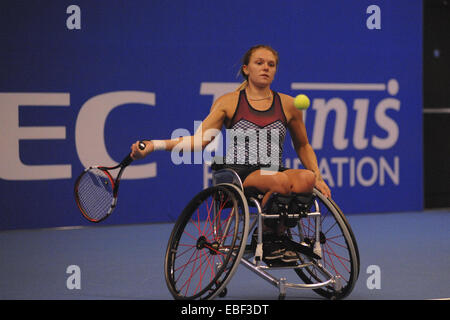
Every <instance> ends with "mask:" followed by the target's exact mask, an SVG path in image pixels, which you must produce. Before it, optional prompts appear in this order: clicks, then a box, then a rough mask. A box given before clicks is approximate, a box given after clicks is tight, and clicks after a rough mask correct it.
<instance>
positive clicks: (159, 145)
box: [152, 140, 166, 151]
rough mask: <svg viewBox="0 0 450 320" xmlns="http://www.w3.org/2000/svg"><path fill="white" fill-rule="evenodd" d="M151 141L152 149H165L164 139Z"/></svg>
mask: <svg viewBox="0 0 450 320" xmlns="http://www.w3.org/2000/svg"><path fill="white" fill-rule="evenodd" d="M152 142H153V150H154V151H158V150H166V142H165V141H164V140H152Z"/></svg>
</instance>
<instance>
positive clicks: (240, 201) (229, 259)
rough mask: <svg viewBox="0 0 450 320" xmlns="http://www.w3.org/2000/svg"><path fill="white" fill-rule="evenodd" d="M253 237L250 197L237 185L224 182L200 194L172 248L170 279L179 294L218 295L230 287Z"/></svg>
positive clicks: (191, 296)
mask: <svg viewBox="0 0 450 320" xmlns="http://www.w3.org/2000/svg"><path fill="white" fill-rule="evenodd" d="M215 208H217V209H216V210H215ZM215 211H217V213H215ZM247 236H248V207H247V201H246V200H245V197H244V195H243V194H242V192H241V191H240V190H239V189H238V188H237V187H235V186H233V185H228V184H221V185H217V186H213V187H210V188H207V189H205V190H203V191H201V192H200V193H198V194H197V195H196V196H195V197H194V198H193V199H192V200H191V201H190V202H189V204H188V205H187V206H186V208H185V209H184V210H183V212H182V213H181V215H180V217H179V218H178V220H177V222H176V223H175V226H174V228H173V230H172V234H171V236H170V239H169V243H168V246H167V250H166V256H165V278H166V283H167V286H168V289H169V291H170V293H171V294H172V295H173V297H174V298H175V299H213V298H215V297H216V296H217V295H219V294H220V293H221V292H223V290H226V288H225V287H226V285H227V283H228V282H229V281H230V280H231V278H232V276H233V274H234V272H235V271H236V269H237V267H238V265H239V262H240V259H241V257H242V254H243V253H244V250H245V246H246V242H247Z"/></svg>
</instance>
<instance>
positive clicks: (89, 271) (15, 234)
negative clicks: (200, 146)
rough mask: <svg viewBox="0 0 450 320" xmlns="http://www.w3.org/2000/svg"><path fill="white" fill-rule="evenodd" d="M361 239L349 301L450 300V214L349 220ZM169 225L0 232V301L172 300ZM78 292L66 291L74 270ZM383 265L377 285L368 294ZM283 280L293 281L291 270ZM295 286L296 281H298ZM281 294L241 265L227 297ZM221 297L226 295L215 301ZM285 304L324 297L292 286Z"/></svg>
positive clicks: (265, 297) (258, 297)
mask: <svg viewBox="0 0 450 320" xmlns="http://www.w3.org/2000/svg"><path fill="white" fill-rule="evenodd" d="M347 217H348V219H349V222H350V224H351V226H352V228H353V232H354V233H355V236H356V238H357V241H358V246H359V252H360V256H361V271H360V275H359V279H358V282H357V284H356V287H355V289H354V290H353V292H352V293H351V295H350V296H349V297H348V298H347V299H354V300H361V299H363V300H373V299H408V300H409V299H420V300H422V299H448V298H450V274H449V272H448V270H450V244H449V241H448V235H449V234H450V211H449V210H435V211H423V212H403V213H384V214H364V215H362V214H361V215H358V214H353V215H349V216H347ZM172 226H173V225H172V224H170V223H167V224H142V225H127V226H101V225H94V226H92V227H91V226H89V227H71V228H53V229H35V230H16V231H2V232H0V246H1V248H0V270H1V273H0V287H1V291H0V298H1V299H71V300H72V299H127V300H128V299H133V300H135V299H146V300H166V299H172V296H171V295H170V293H169V291H168V289H167V286H166V283H165V280H164V255H165V250H166V245H167V241H168V237H169V235H170V232H171V230H172ZM73 265H75V266H78V267H79V271H80V279H79V280H80V281H79V284H80V289H76V288H75V289H68V287H67V282H68V279H69V277H70V276H71V275H72V273H71V272H69V273H67V268H68V267H69V266H73ZM369 266H378V267H379V271H380V278H379V285H380V288H379V289H377V288H374V289H369V288H368V285H367V282H368V280H369V282H370V279H369V278H370V277H371V275H373V271H371V270H372V269H371V268H369V272H367V269H368V267H369ZM286 276H287V277H288V279H289V277H290V276H293V277H296V275H295V274H294V272H293V271H291V270H288V271H286ZM297 281H298V280H297ZM277 297H278V290H277V288H275V287H273V286H272V285H270V284H269V283H267V282H265V281H264V280H263V279H261V278H260V277H258V276H257V275H256V274H254V273H252V272H251V271H249V270H247V269H246V268H244V267H243V266H240V267H239V268H238V271H237V272H236V273H235V275H234V276H233V278H232V280H231V281H230V283H229V285H228V294H227V296H226V297H225V298H224V299H233V300H246V299H252V300H254V299H256V300H272V299H277ZM217 299H222V298H217ZM286 299H299V300H304V299H308V300H309V299H322V298H321V297H320V296H319V295H317V294H316V293H314V292H313V291H310V290H294V289H288V291H287V296H286Z"/></svg>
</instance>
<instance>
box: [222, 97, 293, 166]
mask: <svg viewBox="0 0 450 320" xmlns="http://www.w3.org/2000/svg"><path fill="white" fill-rule="evenodd" d="M272 93H273V100H272V105H271V106H270V108H269V109H267V110H264V111H260V110H257V109H255V108H253V107H252V106H251V104H250V103H249V101H248V99H247V95H246V93H245V90H242V91H241V92H240V93H239V101H238V105H237V107H236V111H235V112H234V115H233V117H232V119H231V122H230V124H229V126H228V127H227V130H226V133H227V144H228V146H227V153H226V159H225V163H226V164H246V165H263V166H267V165H270V166H273V165H277V166H281V163H282V162H281V161H282V154H283V145H284V139H285V137H286V128H287V121H286V116H285V115H284V112H283V107H282V105H281V99H280V96H279V95H278V93H276V92H274V91H272Z"/></svg>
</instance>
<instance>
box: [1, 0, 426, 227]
mask: <svg viewBox="0 0 450 320" xmlns="http://www.w3.org/2000/svg"><path fill="white" fill-rule="evenodd" d="M0 36H1V50H0V69H1V73H0V150H1V155H2V156H1V165H0V193H1V199H0V210H1V211H0V229H15V228H37V227H56V226H74V225H86V224H88V222H87V221H85V220H83V218H82V217H81V215H80V214H79V213H78V209H77V207H76V205H75V201H74V198H73V185H74V181H75V179H76V177H77V176H78V174H79V173H80V172H81V171H82V170H83V168H85V167H88V166H91V165H94V164H103V165H112V164H115V163H117V162H119V161H120V160H121V159H122V158H123V157H124V156H125V155H126V154H127V153H128V152H129V150H130V145H131V144H132V143H133V142H135V141H136V140H138V139H142V138H153V139H168V138H170V137H172V136H174V135H177V134H192V133H193V132H194V131H195V129H196V127H197V126H198V125H199V123H200V121H201V120H203V119H204V118H205V117H206V115H207V114H208V112H209V110H210V106H211V104H212V103H213V101H214V100H215V99H216V98H217V97H219V96H220V95H221V94H223V93H225V92H228V91H232V90H234V89H235V88H236V87H237V86H238V84H239V83H240V81H242V79H241V78H238V77H237V73H238V70H239V67H240V59H241V57H242V55H243V54H244V53H245V51H247V49H248V48H250V47H251V46H253V45H255V44H260V43H263V44H268V45H271V46H272V47H273V48H275V49H276V50H277V51H278V53H279V56H280V64H279V68H278V70H277V75H276V78H275V81H274V83H273V85H272V88H273V89H274V90H276V91H279V92H282V93H286V94H290V95H292V96H295V95H297V94H299V93H305V94H307V95H308V96H309V97H310V99H311V106H310V107H309V109H308V110H307V111H306V112H305V123H306V128H307V131H308V137H309V140H310V143H311V145H312V146H313V148H314V150H315V151H316V154H317V157H318V162H319V167H320V169H321V171H322V174H323V176H324V179H325V180H326V182H327V183H328V185H329V186H330V188H331V190H332V194H333V198H334V199H335V200H336V202H337V203H338V204H339V206H340V207H341V208H342V210H343V211H344V212H345V213H349V214H352V213H361V214H364V213H371V212H394V211H395V212H398V211H409V210H421V209H422V207H423V200H422V198H423V190H422V184H423V181H422V180H423V178H422V172H423V169H422V2H421V1H410V0H396V1H378V0H376V1H364V0H345V1H331V0H319V1H299V0H294V1H290V0H283V1H270V0H258V1H242V0H240V1H235V0H230V1H203V0H150V1H148V0H146V1H120V0H119V1H38V2H37V1H36V2H35V1H4V2H3V3H2V4H1V5H0ZM212 147H213V145H210V147H209V149H206V150H205V152H204V154H201V153H200V154H191V155H190V157H189V158H184V161H183V163H180V164H179V163H175V162H174V161H173V159H172V157H171V154H170V153H168V152H157V153H153V154H152V155H151V156H149V157H148V158H146V159H144V160H140V161H136V162H135V163H133V164H132V165H131V166H130V167H129V168H127V169H126V171H125V174H124V177H123V181H122V183H121V190H120V196H119V201H118V207H117V209H116V211H115V212H114V213H113V215H112V216H111V217H110V218H109V219H108V220H106V221H105V222H104V224H124V223H144V222H166V221H174V220H175V219H176V218H177V217H178V215H179V213H180V212H181V210H182V209H183V208H184V206H185V205H186V204H187V202H188V201H189V200H190V199H191V198H192V197H193V196H194V195H195V194H196V193H197V192H199V191H200V190H201V189H202V188H205V187H206V186H208V185H209V184H210V183H211V181H210V169H209V167H208V165H207V163H206V161H205V159H207V158H208V153H210V151H211V148H212ZM284 165H285V166H287V167H291V168H297V167H300V166H301V164H300V163H299V161H298V159H297V158H296V156H295V153H294V150H293V148H292V144H291V142H290V137H289V135H288V136H287V138H286V145H285V154H284Z"/></svg>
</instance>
